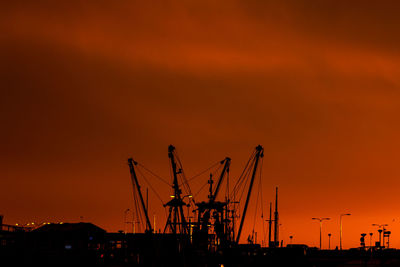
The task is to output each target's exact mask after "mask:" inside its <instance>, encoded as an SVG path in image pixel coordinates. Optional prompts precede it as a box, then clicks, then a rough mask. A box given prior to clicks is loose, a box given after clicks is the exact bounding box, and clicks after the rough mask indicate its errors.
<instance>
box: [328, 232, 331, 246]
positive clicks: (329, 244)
mask: <svg viewBox="0 0 400 267" xmlns="http://www.w3.org/2000/svg"><path fill="white" fill-rule="evenodd" d="M331 236H332V234H331V233H329V234H328V237H329V243H328V249H329V250H330V249H331Z"/></svg>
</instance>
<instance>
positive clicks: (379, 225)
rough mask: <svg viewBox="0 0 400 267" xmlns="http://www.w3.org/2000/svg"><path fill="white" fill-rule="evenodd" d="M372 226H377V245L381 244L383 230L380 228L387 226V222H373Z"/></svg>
mask: <svg viewBox="0 0 400 267" xmlns="http://www.w3.org/2000/svg"><path fill="white" fill-rule="evenodd" d="M372 226H378V233H379V246H381V245H382V243H381V242H382V232H383V230H382V229H381V228H384V227H385V226H388V225H387V224H377V223H373V224H372ZM383 245H385V244H383Z"/></svg>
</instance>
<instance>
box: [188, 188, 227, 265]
mask: <svg viewBox="0 0 400 267" xmlns="http://www.w3.org/2000/svg"><path fill="white" fill-rule="evenodd" d="M188 197H189V198H191V197H193V196H192V195H189V196H188ZM222 266H224V265H223V264H222Z"/></svg>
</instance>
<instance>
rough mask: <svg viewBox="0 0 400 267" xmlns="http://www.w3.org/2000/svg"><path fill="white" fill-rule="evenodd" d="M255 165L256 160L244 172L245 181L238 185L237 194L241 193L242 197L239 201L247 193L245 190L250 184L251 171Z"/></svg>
mask: <svg viewBox="0 0 400 267" xmlns="http://www.w3.org/2000/svg"><path fill="white" fill-rule="evenodd" d="M254 164H255V159H253V161H252V162H251V164H250V165H249V166H248V168H247V169H246V170H245V171H244V175H243V179H242V180H241V181H240V183H237V185H238V187H237V188H236V193H239V191H240V196H239V199H242V196H243V194H244V192H245V189H246V187H247V183H248V182H249V180H250V179H251V178H250V175H251V170H252V167H254Z"/></svg>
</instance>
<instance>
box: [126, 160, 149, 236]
mask: <svg viewBox="0 0 400 267" xmlns="http://www.w3.org/2000/svg"><path fill="white" fill-rule="evenodd" d="M136 164H137V162H135V161H134V160H133V159H132V158H130V159H128V165H129V169H130V172H131V178H132V183H134V185H136V188H137V191H138V193H139V197H140V203H141V205H142V209H143V212H144V215H145V217H146V231H147V232H150V233H152V232H153V229H152V228H151V223H150V220H149V215H148V213H147V208H146V206H145V204H144V200H143V195H142V192H141V190H140V185H139V181H138V179H137V176H136V172H135V167H134V165H136ZM133 190H135V189H133Z"/></svg>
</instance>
